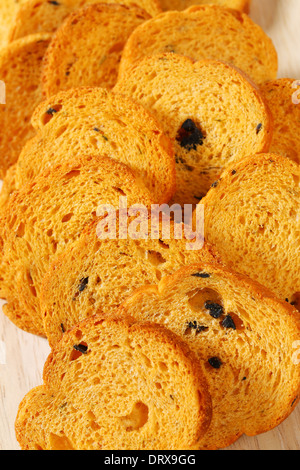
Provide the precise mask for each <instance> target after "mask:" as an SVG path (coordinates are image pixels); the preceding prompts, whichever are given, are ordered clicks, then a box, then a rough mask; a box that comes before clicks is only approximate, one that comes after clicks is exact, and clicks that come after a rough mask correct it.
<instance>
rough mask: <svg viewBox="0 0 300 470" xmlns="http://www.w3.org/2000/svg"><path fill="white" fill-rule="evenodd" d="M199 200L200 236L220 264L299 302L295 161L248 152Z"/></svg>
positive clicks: (299, 173)
mask: <svg viewBox="0 0 300 470" xmlns="http://www.w3.org/2000/svg"><path fill="white" fill-rule="evenodd" d="M201 203H202V204H203V205H204V208H205V238H206V240H207V241H208V242H209V243H211V244H213V245H214V246H215V247H216V249H217V250H218V251H219V253H220V256H221V257H222V259H223V261H224V263H225V264H227V265H228V266H230V267H232V268H233V269H235V270H236V271H238V272H241V273H245V274H247V275H248V276H250V277H251V278H252V279H254V280H257V281H258V282H260V283H261V284H263V285H265V286H266V287H268V288H269V289H271V290H272V291H273V292H274V293H275V294H277V296H278V297H280V298H282V299H287V301H289V302H293V303H294V302H296V303H297V302H299V301H300V298H299V293H300V264H299V261H298V254H299V233H300V219H299V207H300V167H299V165H297V164H296V163H295V162H293V161H291V160H289V159H288V158H285V157H282V156H277V155H274V154H265V155H256V156H253V157H249V158H247V159H245V160H244V161H243V162H240V163H237V164H236V165H234V166H232V167H231V168H230V169H227V170H226V171H225V172H224V173H223V174H222V176H221V178H220V180H219V181H218V182H216V184H215V185H214V187H213V188H211V190H210V191H209V192H208V194H207V196H206V197H205V198H204V199H203V200H202V201H201ZM297 299H298V300H297ZM298 308H300V302H299V305H298Z"/></svg>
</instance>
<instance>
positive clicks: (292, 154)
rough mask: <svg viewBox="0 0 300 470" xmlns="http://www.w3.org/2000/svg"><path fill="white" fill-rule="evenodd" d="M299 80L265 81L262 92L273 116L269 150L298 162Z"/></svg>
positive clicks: (299, 156)
mask: <svg viewBox="0 0 300 470" xmlns="http://www.w3.org/2000/svg"><path fill="white" fill-rule="evenodd" d="M299 87H300V82H299V81H297V80H293V79H291V78H280V79H278V80H275V81H272V82H268V83H266V84H265V85H264V86H263V87H262V88H261V90H262V92H263V94H264V96H265V97H266V99H267V101H268V105H269V108H270V110H271V112H272V115H273V118H274V133H273V139H272V142H271V147H270V152H272V153H276V154H279V155H283V156H284V157H288V158H291V159H292V160H294V161H295V162H296V163H298V164H299V163H300V141H299V138H298V135H299V123H300V91H299V90H300V88H299Z"/></svg>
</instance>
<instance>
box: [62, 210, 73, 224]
mask: <svg viewBox="0 0 300 470" xmlns="http://www.w3.org/2000/svg"><path fill="white" fill-rule="evenodd" d="M73 215H74V214H73V212H71V213H70V214H66V215H64V216H63V218H62V219H61V221H62V223H65V222H69V220H71V219H72V217H73Z"/></svg>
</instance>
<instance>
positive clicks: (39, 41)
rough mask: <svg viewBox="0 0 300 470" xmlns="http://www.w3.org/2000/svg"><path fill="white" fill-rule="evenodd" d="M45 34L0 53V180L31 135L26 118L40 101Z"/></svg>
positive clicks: (45, 47) (17, 42) (28, 120)
mask: <svg viewBox="0 0 300 470" xmlns="http://www.w3.org/2000/svg"><path fill="white" fill-rule="evenodd" d="M49 42H50V36H49V35H48V34H37V35H32V36H28V37H26V38H23V39H19V40H17V41H14V42H13V43H11V44H10V45H9V46H7V47H5V48H4V49H2V50H1V51H0V79H1V80H2V81H4V82H5V85H6V104H4V105H3V104H1V105H0V127H1V135H0V155H1V157H0V178H1V179H3V177H4V176H5V174H6V171H7V170H8V168H9V167H10V166H11V165H13V164H14V163H15V162H16V160H17V159H18V156H19V154H20V152H21V149H22V147H23V145H24V144H25V142H26V141H27V140H28V139H30V138H31V137H33V136H34V135H35V131H34V129H33V127H32V125H31V122H30V119H31V115H32V113H33V111H34V110H35V108H36V107H37V105H38V104H39V103H40V102H41V101H42V92H41V86H40V79H41V78H40V77H41V70H42V60H43V56H44V54H45V51H46V49H47V47H48V45H49Z"/></svg>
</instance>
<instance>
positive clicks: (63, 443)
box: [49, 432, 75, 450]
mask: <svg viewBox="0 0 300 470" xmlns="http://www.w3.org/2000/svg"><path fill="white" fill-rule="evenodd" d="M49 444H50V449H51V450H75V449H74V448H73V446H72V444H71V442H70V441H69V439H68V438H67V436H65V435H64V434H63V435H62V436H58V435H57V434H53V433H52V432H51V433H50V436H49Z"/></svg>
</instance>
